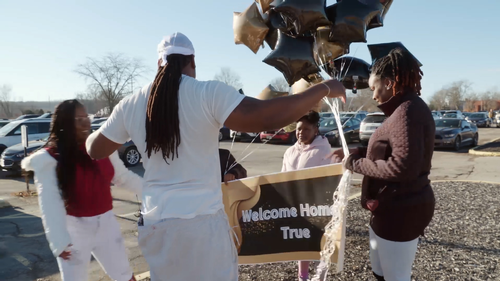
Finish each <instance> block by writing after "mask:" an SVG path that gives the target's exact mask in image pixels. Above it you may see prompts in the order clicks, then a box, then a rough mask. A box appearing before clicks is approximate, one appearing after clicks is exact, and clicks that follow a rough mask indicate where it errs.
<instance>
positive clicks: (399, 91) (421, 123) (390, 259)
mask: <svg viewBox="0 0 500 281" xmlns="http://www.w3.org/2000/svg"><path fill="white" fill-rule="evenodd" d="M422 74H423V73H422V71H421V70H420V67H419V65H418V62H417V61H416V59H415V58H414V57H413V56H412V55H411V54H410V53H408V52H407V51H404V50H401V49H395V50H392V51H391V52H390V53H389V54H388V55H387V56H385V57H382V58H380V59H378V60H377V61H376V62H375V64H374V66H373V68H372V73H371V76H370V80H369V85H370V88H371V90H372V91H373V99H374V100H376V101H377V102H378V103H379V108H380V109H381V110H382V111H383V112H384V113H385V115H386V116H387V119H386V121H385V122H384V123H383V124H382V126H380V127H379V128H378V129H377V130H376V131H375V133H374V134H373V135H372V137H371V139H370V142H369V144H368V148H367V149H362V148H359V149H354V150H352V151H351V154H350V155H349V157H348V158H347V159H346V160H345V162H344V165H345V167H346V168H347V169H349V170H351V171H353V172H355V173H359V174H362V175H364V178H363V184H362V194H361V205H362V207H363V208H365V209H367V210H370V211H371V218H370V229H369V231H370V261H371V265H372V270H373V273H374V275H375V277H376V278H377V280H379V281H380V280H387V281H410V280H411V268H412V264H413V261H414V259H415V254H416V251H417V244H418V237H419V236H420V235H423V234H424V229H425V228H426V227H427V226H428V225H429V223H430V221H431V219H432V216H433V214H434V204H435V199H434V193H433V191H432V188H431V185H430V181H429V173H430V170H431V160H432V154H433V151H434V133H435V124H434V120H433V118H432V114H431V111H430V110H429V108H428V106H427V104H426V103H425V102H424V101H423V100H422V99H421V98H420V97H419V96H420V89H421V87H420V80H421V78H422ZM334 154H335V156H337V157H339V158H343V155H342V152H341V151H336V152H335V153H334ZM335 156H334V157H335Z"/></svg>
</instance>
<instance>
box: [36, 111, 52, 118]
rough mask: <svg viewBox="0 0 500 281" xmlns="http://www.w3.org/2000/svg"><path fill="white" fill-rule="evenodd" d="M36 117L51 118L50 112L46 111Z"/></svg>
mask: <svg viewBox="0 0 500 281" xmlns="http://www.w3.org/2000/svg"><path fill="white" fill-rule="evenodd" d="M37 118H52V113H50V112H47V113H44V114H42V115H40V116H38V117H37Z"/></svg>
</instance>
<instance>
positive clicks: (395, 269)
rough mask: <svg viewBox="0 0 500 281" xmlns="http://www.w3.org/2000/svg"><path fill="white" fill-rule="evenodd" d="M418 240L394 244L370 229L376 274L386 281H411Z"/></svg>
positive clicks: (371, 260)
mask: <svg viewBox="0 0 500 281" xmlns="http://www.w3.org/2000/svg"><path fill="white" fill-rule="evenodd" d="M417 245H418V238H417V239H415V240H411V241H408V242H394V241H389V240H385V239H383V238H380V237H379V236H377V234H375V232H373V230H372V228H371V227H370V262H371V264H372V270H373V272H374V273H375V274H377V275H379V276H383V277H384V279H385V280H386V281H411V267H412V265H413V261H414V260H415V254H416V253H417Z"/></svg>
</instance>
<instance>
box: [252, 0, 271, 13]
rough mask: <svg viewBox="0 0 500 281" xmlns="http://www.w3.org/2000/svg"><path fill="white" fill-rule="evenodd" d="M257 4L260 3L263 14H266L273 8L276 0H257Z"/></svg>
mask: <svg viewBox="0 0 500 281" xmlns="http://www.w3.org/2000/svg"><path fill="white" fill-rule="evenodd" d="M255 2H257V3H259V5H260V8H261V9H262V12H263V13H265V12H267V11H268V10H269V9H270V8H271V3H273V2H274V0H255Z"/></svg>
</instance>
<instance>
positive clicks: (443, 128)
mask: <svg viewBox="0 0 500 281" xmlns="http://www.w3.org/2000/svg"><path fill="white" fill-rule="evenodd" d="M478 140H479V133H478V130H477V126H475V125H474V124H470V123H469V122H467V120H464V119H458V118H443V119H439V120H436V137H435V140H434V147H452V148H454V149H455V150H457V151H458V150H460V148H461V147H462V146H464V145H471V146H477V143H478Z"/></svg>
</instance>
